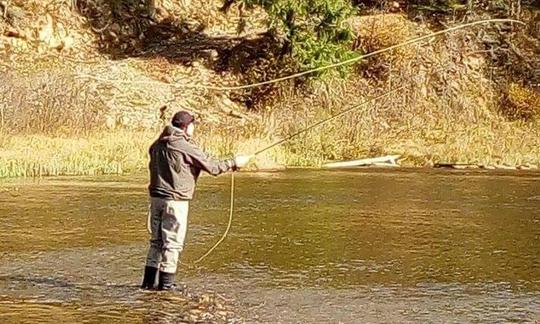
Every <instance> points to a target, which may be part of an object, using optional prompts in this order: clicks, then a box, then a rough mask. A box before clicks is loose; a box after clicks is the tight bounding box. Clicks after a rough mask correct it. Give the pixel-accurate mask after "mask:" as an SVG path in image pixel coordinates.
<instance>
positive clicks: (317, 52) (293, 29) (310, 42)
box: [241, 0, 357, 73]
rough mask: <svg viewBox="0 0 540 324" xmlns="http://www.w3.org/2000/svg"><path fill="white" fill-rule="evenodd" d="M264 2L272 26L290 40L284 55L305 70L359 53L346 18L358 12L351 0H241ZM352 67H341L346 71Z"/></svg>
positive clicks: (283, 52)
mask: <svg viewBox="0 0 540 324" xmlns="http://www.w3.org/2000/svg"><path fill="white" fill-rule="evenodd" d="M241 1H242V2H243V3H245V4H246V5H247V6H254V5H260V6H262V7H263V8H264V9H265V10H266V11H267V13H268V14H269V16H270V21H269V27H270V28H271V29H272V30H273V31H274V32H275V33H278V34H279V33H282V34H284V37H285V39H286V42H285V45H284V47H283V51H282V54H283V55H290V56H291V57H292V58H293V59H294V60H295V61H296V62H297V63H298V64H299V66H300V68H301V69H302V70H306V69H312V68H317V67H320V66H324V65H328V64H332V63H337V62H340V61H343V60H346V59H349V58H352V57H354V56H355V55H357V54H356V53H355V52H354V51H353V50H352V41H353V37H352V36H353V35H352V33H351V30H350V29H349V27H348V26H347V25H346V24H345V21H346V20H347V19H348V18H350V17H352V16H353V15H354V14H355V8H354V6H353V5H352V3H351V2H350V1H348V0H301V1H290V0H241ZM347 70H348V67H346V66H345V67H342V68H341V69H338V71H340V72H342V73H343V72H345V71H347Z"/></svg>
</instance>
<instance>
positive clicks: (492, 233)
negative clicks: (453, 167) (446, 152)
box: [0, 169, 540, 323]
mask: <svg viewBox="0 0 540 324" xmlns="http://www.w3.org/2000/svg"><path fill="white" fill-rule="evenodd" d="M229 181H230V180H229V177H228V176H226V175H223V176H220V177H217V178H213V177H210V176H205V177H203V178H202V179H201V180H200V183H199V187H198V190H197V193H196V196H195V199H194V201H193V202H192V205H191V211H190V228H189V232H188V238H187V242H186V246H185V251H184V253H183V255H182V258H181V260H182V264H181V265H180V268H179V275H178V277H179V280H180V281H182V282H184V283H186V284H187V285H188V287H189V289H190V291H192V292H193V294H194V295H198V296H199V297H198V298H199V300H200V299H201V297H200V296H203V297H204V296H212V298H217V297H216V296H218V297H219V298H220V300H223V303H224V304H227V306H223V309H224V311H223V312H229V313H227V315H223V316H224V317H223V318H226V319H227V321H229V322H230V323H243V322H247V323H257V322H263V323H339V322H342V323H389V322H392V323H404V322H422V323H424V322H431V323H448V322H460V323H463V322H476V323H492V322H520V323H523V322H529V323H538V322H540V173H535V172H515V171H514V172H487V171H447V170H428V169H399V170H393V169H392V170H386V169H385V170H381V169H358V170H345V171H328V170H326V171H324V170H289V171H280V172H254V173H239V174H238V175H237V176H236V183H237V185H236V206H235V213H234V220H233V226H232V229H231V232H230V234H229V236H228V237H227V239H226V240H225V241H224V242H223V243H222V244H221V245H220V246H219V247H218V248H217V249H216V250H215V251H214V252H213V253H212V254H211V255H210V256H209V257H208V258H207V259H205V260H204V261H203V262H201V263H200V264H197V265H193V264H191V261H193V260H195V259H196V258H197V257H199V256H200V255H202V254H203V253H204V252H205V251H206V250H207V249H208V248H209V247H210V246H212V245H213V244H214V243H215V241H217V239H219V237H220V235H221V234H222V232H223V230H224V229H225V227H226V224H227V220H228V218H227V217H228V200H229ZM146 183H147V179H146V176H145V175H139V176H103V177H54V178H45V179H8V180H6V179H4V180H2V181H1V182H0V215H1V222H2V225H1V231H0V322H1V323H35V322H40V323H81V322H85V323H104V322H106V323H177V322H181V321H186V322H189V319H186V317H185V316H184V315H183V312H185V311H186V307H187V306H186V301H185V300H181V299H177V298H175V296H172V295H171V294H159V293H148V292H144V291H140V290H139V289H138V287H137V286H138V284H139V283H140V280H141V275H142V269H143V266H144V259H145V255H146V249H147V239H148V234H147V233H146V209H147V205H148V199H147V193H146ZM204 298H206V297H204ZM204 298H202V299H204ZM208 298H210V297H208ZM220 307H221V306H220ZM214 308H215V307H214ZM203 320H204V318H203ZM206 321H207V322H219V321H220V320H218V319H217V317H216V318H213V319H212V318H209V317H208V318H206Z"/></svg>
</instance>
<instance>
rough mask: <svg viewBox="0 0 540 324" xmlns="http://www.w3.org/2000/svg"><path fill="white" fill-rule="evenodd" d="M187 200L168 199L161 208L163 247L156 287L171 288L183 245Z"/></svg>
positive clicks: (186, 222) (185, 229)
mask: <svg viewBox="0 0 540 324" xmlns="http://www.w3.org/2000/svg"><path fill="white" fill-rule="evenodd" d="M188 210H189V202H188V201H174V200H168V201H167V202H166V207H165V208H164V210H163V214H162V222H161V233H162V239H163V249H162V255H161V264H160V267H159V286H158V289H161V290H168V289H171V288H173V285H174V277H175V274H176V267H177V264H178V257H179V256H180V252H182V249H183V247H184V240H185V238H186V233H187V224H188Z"/></svg>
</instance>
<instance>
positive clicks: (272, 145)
mask: <svg viewBox="0 0 540 324" xmlns="http://www.w3.org/2000/svg"><path fill="white" fill-rule="evenodd" d="M403 88H405V86H401V87H397V88H395V89H392V90H390V91H387V92H385V93H383V94H380V95H378V96H375V97H371V98H369V99H367V100H365V101H363V102H361V103H359V104H357V105H354V106H352V107H350V108H347V109H344V110H342V111H340V112H339V113H337V114H335V115H332V116H330V117H328V118H325V119H322V120H320V121H318V122H316V123H314V124H312V125H310V126H308V127H306V128H304V129H301V130H299V131H297V132H296V133H293V134H291V135H289V136H287V137H285V138H284V139H281V140H278V141H276V142H274V143H272V144H270V145H268V146H266V147H264V148H262V149H260V150H258V151H256V152H255V153H253V154H251V156H253V157H255V156H257V155H259V154H261V153H263V152H265V151H268V150H269V149H271V148H274V147H276V146H278V145H281V144H284V143H286V142H288V141H290V140H291V139H293V138H294V137H296V136H298V135H300V134H303V133H305V132H307V131H309V130H311V129H313V128H315V127H317V126H320V125H323V124H326V123H327V122H330V121H332V120H334V119H336V118H338V117H341V116H343V115H345V114H347V113H349V112H351V111H353V110H356V109H358V108H360V107H362V106H364V105H366V104H368V103H370V102H372V101H376V100H379V99H381V98H383V97H386V96H387V95H389V94H391V93H394V92H396V91H398V90H401V89H403Z"/></svg>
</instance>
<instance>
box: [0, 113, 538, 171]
mask: <svg viewBox="0 0 540 324" xmlns="http://www.w3.org/2000/svg"><path fill="white" fill-rule="evenodd" d="M404 126H405V125H403V126H402V127H399V128H397V129H391V130H388V131H386V132H380V133H379V132H377V133H375V134H373V133H371V134H369V133H367V134H366V135H365V136H363V135H360V134H358V135H357V136H355V137H349V136H348V135H347V134H346V132H347V129H346V128H342V127H340V123H339V122H336V123H334V124H333V125H332V126H328V127H325V128H324V129H322V130H319V131H313V132H309V133H307V134H306V135H302V136H299V137H298V138H296V139H294V140H292V141H291V142H290V143H286V144H285V145H283V146H280V147H277V148H275V149H272V150H270V151H269V152H267V153H264V154H262V155H261V156H258V157H257V159H256V160H255V161H254V163H253V164H252V165H251V168H252V169H272V168H283V167H320V166H321V165H322V164H323V163H326V162H328V161H331V160H347V159H356V158H365V157H376V156H380V155H386V154H398V155H401V158H400V165H402V166H405V167H432V166H436V165H437V164H439V165H440V164H458V165H484V166H507V167H520V166H531V167H532V168H534V167H535V166H538V165H540V127H539V125H537V124H535V123H531V124H524V125H521V126H520V127H515V126H514V125H512V124H511V123H509V122H505V121H501V122H500V123H498V124H494V125H493V126H492V127H488V125H484V126H482V125H477V126H475V127H467V126H466V125H460V124H446V125H441V126H442V127H446V128H448V130H447V131H444V130H441V129H431V130H430V129H429V128H419V129H407V128H405V127H404ZM261 127H263V126H262V125H261ZM359 131H363V132H366V131H368V132H369V129H361V130H359ZM158 134H159V131H138V132H137V131H126V130H115V131H101V132H94V133H92V134H89V135H78V136H46V135H3V136H1V137H0V177H35V176H51V175H98V174H132V173H137V172H141V171H144V170H146V168H147V163H148V153H147V152H148V147H149V146H150V144H151V143H152V141H153V140H155V138H156V137H157V135H158ZM259 134H262V133H258V132H256V131H255V130H254V129H252V130H251V131H249V132H248V131H245V132H244V134H242V133H241V132H240V131H231V130H228V131H224V130H222V129H221V130H216V129H212V130H210V129H208V128H206V129H205V128H204V127H203V129H201V130H200V131H199V132H198V133H197V134H196V138H197V141H198V142H199V143H200V145H201V146H202V147H203V148H205V150H207V151H208V152H210V153H211V154H212V155H214V156H216V157H228V156H232V155H233V154H235V153H245V154H249V153H253V152H255V151H256V150H258V149H260V148H262V147H265V146H266V145H268V144H269V143H272V142H273V141H275V140H277V139H279V138H280V137H278V136H277V134H276V135H275V136H273V137H270V136H261V137H258V135H259ZM284 135H285V134H284Z"/></svg>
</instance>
